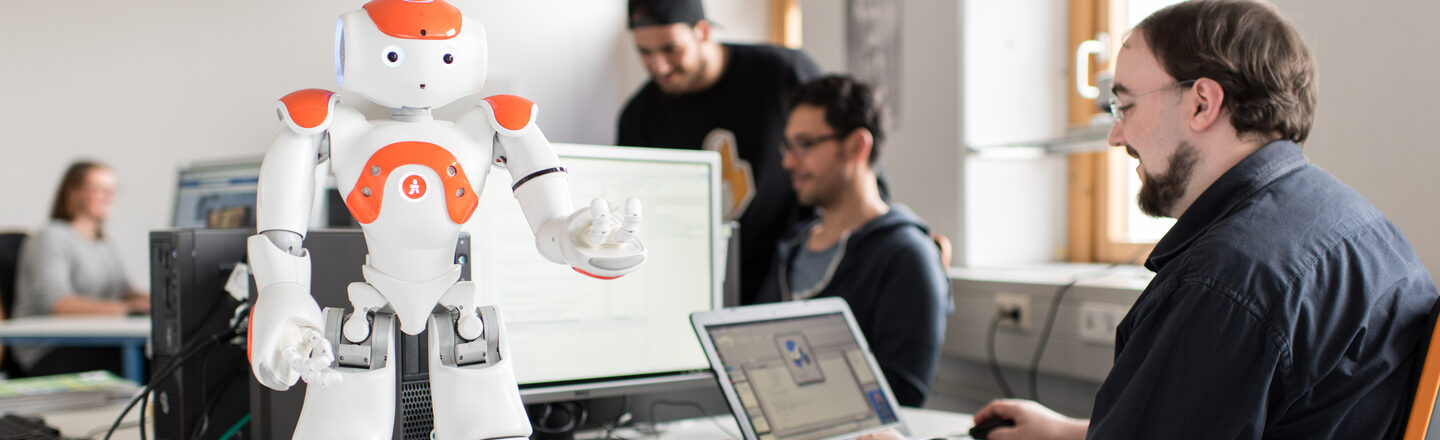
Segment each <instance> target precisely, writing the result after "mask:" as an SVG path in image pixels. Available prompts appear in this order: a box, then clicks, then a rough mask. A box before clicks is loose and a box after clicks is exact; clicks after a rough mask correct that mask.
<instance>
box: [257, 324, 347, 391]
mask: <svg viewBox="0 0 1440 440" xmlns="http://www.w3.org/2000/svg"><path fill="white" fill-rule="evenodd" d="M300 334H301V336H300V339H301V342H300V344H298V346H291V347H285V349H284V350H282V351H281V352H280V357H281V358H282V360H283V362H282V364H283V365H285V366H288V367H289V369H290V371H289V374H290V375H292V376H293V375H294V374H296V373H298V374H300V378H301V379H303V380H305V383H307V384H318V385H321V386H327V387H328V386H330V385H334V384H336V383H338V382H339V381H340V373H337V372H335V370H331V369H330V364H331V363H334V362H335V352H334V351H333V349H331V348H330V341H328V340H325V336H324V335H321V334H320V331H319V330H316V329H313V328H310V327H303V328H301V329H300ZM301 353H305V354H301ZM262 367H263V366H262Z"/></svg>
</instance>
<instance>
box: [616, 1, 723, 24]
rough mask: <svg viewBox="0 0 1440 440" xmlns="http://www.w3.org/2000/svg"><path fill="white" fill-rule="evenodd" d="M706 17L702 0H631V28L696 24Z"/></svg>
mask: <svg viewBox="0 0 1440 440" xmlns="http://www.w3.org/2000/svg"><path fill="white" fill-rule="evenodd" d="M704 19H705V7H704V6H702V5H701V4H700V0H630V29H635V28H639V27H645V26H655V25H662V24H675V23H688V24H695V23H697V22H699V21H700V20H704Z"/></svg>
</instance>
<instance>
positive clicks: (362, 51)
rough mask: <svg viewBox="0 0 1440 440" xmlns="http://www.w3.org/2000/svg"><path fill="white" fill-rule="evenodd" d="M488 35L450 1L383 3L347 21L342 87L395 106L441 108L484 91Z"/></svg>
mask: <svg viewBox="0 0 1440 440" xmlns="http://www.w3.org/2000/svg"><path fill="white" fill-rule="evenodd" d="M486 55H487V54H486V48H485V28H484V26H482V25H481V24H480V22H478V21H475V20H471V19H468V18H463V17H461V16H460V14H459V11H458V10H456V9H455V8H454V7H453V6H450V5H449V4H448V3H445V2H444V1H443V0H432V1H415V0H376V1H372V2H370V3H368V4H366V5H365V9H362V10H359V11H352V12H348V13H346V14H345V15H342V16H341V17H340V21H339V23H338V24H337V25H336V31H335V73H336V79H337V80H338V81H339V83H340V88H341V89H344V90H348V91H351V92H355V93H359V94H361V95H364V96H365V97H366V98H369V99H370V100H371V101H375V103H377V104H380V105H383V106H386V107H390V108H400V107H413V108H433V107H440V106H443V105H445V104H448V103H450V102H453V101H455V100H456V99H460V98H462V97H465V96H468V95H472V94H475V93H478V92H480V88H481V87H482V86H483V85H484V83H485V65H486Z"/></svg>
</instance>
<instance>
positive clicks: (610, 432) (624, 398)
mask: <svg viewBox="0 0 1440 440" xmlns="http://www.w3.org/2000/svg"><path fill="white" fill-rule="evenodd" d="M590 402H591V403H593V402H595V401H594V400H592V401H590ZM629 414H630V395H629V394H624V395H621V396H620V410H619V411H616V412H615V416H614V417H609V418H607V419H606V420H609V422H604V421H602V419H601V418H599V417H592V418H591V420H590V421H589V422H588V423H589V424H590V426H593V427H596V428H600V429H601V434H600V438H601V439H615V438H617V437H615V430H616V429H618V428H619V427H620V424H621V423H622V422H623V421H624V420H625V416H626V415H629Z"/></svg>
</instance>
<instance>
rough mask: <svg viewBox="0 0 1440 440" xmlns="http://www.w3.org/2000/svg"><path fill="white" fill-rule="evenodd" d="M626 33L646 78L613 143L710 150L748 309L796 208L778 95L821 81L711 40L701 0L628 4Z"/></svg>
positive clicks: (810, 63)
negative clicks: (783, 163)
mask: <svg viewBox="0 0 1440 440" xmlns="http://www.w3.org/2000/svg"><path fill="white" fill-rule="evenodd" d="M629 27H630V30H631V31H632V33H633V34H634V36H635V46H636V48H637V49H638V51H639V54H640V61H641V62H642V63H644V65H645V70H646V71H648V72H649V73H650V77H651V81H649V82H648V83H646V84H645V85H644V86H643V87H642V88H641V89H640V91H639V92H637V93H636V94H635V96H634V97H632V98H631V99H630V102H629V103H628V104H626V105H625V109H624V111H623V112H622V113H621V115H620V123H619V139H617V140H616V144H619V145H627V146H640V147H661V148H681V149H701V148H704V149H706V150H712V151H717V152H719V153H720V158H721V161H722V162H723V165H724V167H725V174H724V176H722V178H721V179H722V180H723V181H724V184H725V196H726V198H725V200H724V201H722V203H721V205H722V207H723V209H724V215H725V218H726V219H727V220H739V221H740V252H741V254H740V261H741V263H740V279H741V281H740V301H741V302H742V303H745V304H749V303H753V302H754V299H755V295H756V293H757V291H758V290H759V285H760V283H761V281H762V280H763V279H764V277H765V275H766V273H767V272H768V271H769V270H770V267H771V264H772V262H773V255H772V254H773V253H774V252H775V244H776V242H778V241H779V239H780V237H781V236H782V235H783V234H784V233H785V232H787V231H788V230H789V229H790V228H791V227H792V226H793V225H794V224H795V223H796V222H797V221H798V220H800V219H802V218H805V217H809V216H810V213H809V212H808V210H804V209H802V208H800V207H799V205H798V204H797V203H796V201H795V191H794V189H793V188H791V187H790V181H789V175H788V174H787V173H786V172H785V170H784V169H782V168H781V167H780V154H779V153H778V152H777V150H776V147H777V146H778V145H779V144H780V142H781V141H782V139H783V138H784V129H785V120H786V117H787V114H788V107H786V103H785V97H786V96H787V95H788V94H789V93H790V90H791V89H793V88H794V87H795V86H796V85H797V84H800V83H802V82H805V81H806V80H809V79H811V78H815V77H818V76H819V75H820V67H819V66H818V65H817V64H815V61H814V60H812V59H810V57H809V56H806V55H805V54H804V53H802V52H800V51H797V50H793V49H786V48H782V47H775V46H768V45H743V44H729V43H720V42H718V41H715V40H714V39H713V34H712V33H711V31H712V28H711V23H710V22H709V21H707V20H706V19H705V12H704V8H703V7H702V6H701V3H700V0H630V6H629Z"/></svg>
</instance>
